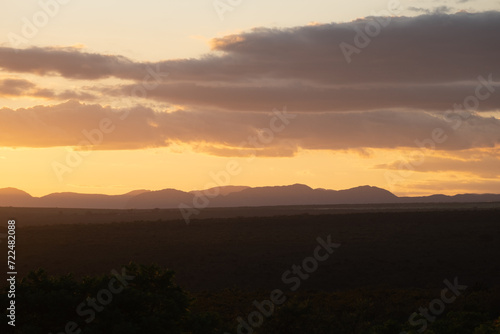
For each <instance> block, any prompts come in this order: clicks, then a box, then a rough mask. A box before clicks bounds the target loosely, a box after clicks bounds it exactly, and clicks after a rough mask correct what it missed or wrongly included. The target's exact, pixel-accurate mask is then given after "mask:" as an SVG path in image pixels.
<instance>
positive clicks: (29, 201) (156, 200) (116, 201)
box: [0, 184, 500, 209]
mask: <svg viewBox="0 0 500 334" xmlns="http://www.w3.org/2000/svg"><path fill="white" fill-rule="evenodd" d="M203 194H208V196H203ZM453 202H456V203H457V202H458V203H471V202H500V194H461V195H454V196H448V195H431V196H423V197H398V196H396V195H394V194H393V193H391V192H389V191H387V190H385V189H381V188H377V187H372V186H361V187H356V188H351V189H345V190H328V189H321V188H318V189H313V188H311V187H308V186H306V185H303V184H294V185H289V186H275V187H253V188H252V187H244V186H226V187H218V188H211V189H207V190H196V191H190V192H184V191H180V190H176V189H163V190H158V191H150V190H134V191H132V192H128V193H126V194H122V195H102V194H80V193H73V192H63V193H52V194H49V195H46V196H42V197H34V196H31V195H30V194H28V193H27V192H24V191H22V190H19V189H16V188H3V189H0V207H8V206H12V207H48V208H88V209H155V208H159V209H168V208H178V207H179V205H180V204H184V205H186V206H189V207H195V208H200V207H244V206H250V207H258V206H277V205H330V204H376V203H385V204H387V203H453Z"/></svg>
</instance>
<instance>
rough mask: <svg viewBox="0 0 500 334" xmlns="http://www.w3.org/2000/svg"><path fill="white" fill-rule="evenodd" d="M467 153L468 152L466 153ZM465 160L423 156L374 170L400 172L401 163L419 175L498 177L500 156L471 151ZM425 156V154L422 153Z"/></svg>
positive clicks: (499, 173) (377, 167)
mask: <svg viewBox="0 0 500 334" xmlns="http://www.w3.org/2000/svg"><path fill="white" fill-rule="evenodd" d="M466 152H468V151H466ZM468 153H469V157H468V158H467V159H463V158H458V157H446V156H425V157H424V159H421V160H416V159H408V160H400V161H394V162H392V163H389V164H380V165H377V166H375V168H376V169H389V170H400V169H401V166H402V164H401V163H402V162H403V163H405V166H408V165H410V166H412V170H414V171H416V172H421V173H427V172H460V173H466V174H469V175H474V176H478V177H481V178H489V179H497V178H498V177H500V154H498V155H497V156H492V155H491V154H485V153H481V154H478V153H477V152H476V151H475V150H471V152H468ZM424 155H425V153H424Z"/></svg>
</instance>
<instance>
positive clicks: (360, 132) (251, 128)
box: [0, 101, 500, 156]
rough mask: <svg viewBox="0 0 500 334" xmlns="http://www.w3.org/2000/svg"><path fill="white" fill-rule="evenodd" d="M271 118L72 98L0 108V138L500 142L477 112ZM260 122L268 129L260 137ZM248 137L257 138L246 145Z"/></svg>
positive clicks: (224, 150)
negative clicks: (454, 118) (458, 117)
mask: <svg viewBox="0 0 500 334" xmlns="http://www.w3.org/2000/svg"><path fill="white" fill-rule="evenodd" d="M125 116H126V117H125ZM272 117H273V114H272V113H270V112H269V113H253V112H239V113H234V112H227V111H220V110H207V109H205V110H191V111H186V110H177V111H174V112H168V113H166V112H155V111H153V110H152V109H149V108H145V107H141V106H138V107H135V108H132V109H130V110H128V109H113V108H110V107H103V106H100V105H97V104H92V105H91V104H82V103H78V102H76V101H70V102H67V103H63V104H59V105H53V106H37V107H33V108H27V109H17V110H12V109H8V108H3V109H1V110H0V142H1V143H2V146H7V147H10V146H12V147H51V146H78V145H81V142H82V141H83V140H89V138H94V139H95V140H97V142H96V145H95V147H94V149H140V148H146V147H161V146H169V145H170V144H172V143H178V142H182V143H188V144H191V145H192V146H193V147H194V148H195V149H196V150H198V151H203V152H207V153H210V154H215V155H221V156H244V155H250V154H252V152H253V151H254V149H253V148H252V146H255V147H256V148H257V152H256V153H257V155H261V156H291V155H293V154H294V153H295V152H296V151H297V150H298V149H299V148H302V149H312V150H315V149H329V150H346V149H367V148H399V147H416V146H417V142H416V141H419V142H421V141H424V140H426V139H428V138H431V136H432V134H433V131H434V130H435V129H436V128H440V129H442V131H443V133H444V134H445V135H446V136H447V137H446V140H444V141H443V142H442V143H440V144H439V145H437V147H436V148H437V149H439V150H463V149H468V148H473V147H495V146H496V145H498V144H499V143H500V121H499V120H497V119H495V118H484V117H481V116H479V115H473V116H471V117H469V118H468V119H467V120H464V121H463V122H462V124H461V127H460V128H459V129H453V128H452V125H453V123H450V122H447V121H446V120H444V119H443V117H442V116H440V115H437V114H431V113H427V112H423V111H411V112H410V111H366V112H349V113H298V114H297V116H296V118H294V119H293V120H292V121H290V123H289V124H288V125H286V126H285V128H284V129H283V131H280V132H279V133H278V132H276V133H272V132H271V134H270V132H269V129H270V128H271V125H270V124H271V123H270V122H271V119H272ZM122 118H123V119H122ZM105 119H108V120H107V121H105V122H106V124H108V125H107V126H105V128H106V129H111V128H112V131H97V129H99V127H100V125H101V124H102V122H103V120H105ZM279 125H280V124H278V126H279ZM266 128H267V129H268V130H266V131H267V135H266V137H262V136H263V134H262V133H263V129H266ZM264 132H265V131H264ZM85 133H87V135H85ZM99 133H100V134H99ZM259 133H260V135H259ZM251 138H253V141H254V142H256V143H257V144H251V142H252V140H251ZM262 138H263V139H262ZM269 138H271V139H269Z"/></svg>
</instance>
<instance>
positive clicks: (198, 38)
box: [0, 0, 500, 196]
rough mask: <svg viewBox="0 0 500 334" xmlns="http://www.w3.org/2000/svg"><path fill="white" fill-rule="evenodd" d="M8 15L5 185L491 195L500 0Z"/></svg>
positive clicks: (34, 189) (57, 6) (16, 7)
mask: <svg viewBox="0 0 500 334" xmlns="http://www.w3.org/2000/svg"><path fill="white" fill-rule="evenodd" d="M3 9H4V10H2V11H1V12H0V21H1V22H2V23H3V24H2V25H1V26H0V188H3V187H15V188H18V189H22V190H24V191H27V192H28V193H30V194H32V195H34V196H43V195H46V194H49V193H52V192H80V193H103V194H122V193H126V192H128V191H132V190H136V189H150V190H159V189H165V188H175V189H179V190H184V191H190V190H201V189H205V188H208V187H210V186H213V185H247V186H274V185H288V184H295V183H303V184H307V185H309V186H311V187H313V188H328V189H338V190H340V189H347V188H351V187H356V186H360V185H372V186H377V187H380V188H384V189H387V190H390V191H392V192H393V193H395V194H396V195H400V196H418V195H430V194H436V193H440V194H449V195H453V194H457V193H500V178H499V176H500V145H499V144H500V73H499V72H500V69H499V67H498V59H500V45H499V44H498V42H497V41H498V31H500V12H499V10H500V1H497V0H494V1H479V0H477V1H475V0H465V1H464V0H456V1H434V0H432V1H431V0H428V1H412V0H407V1H397V0H390V1H379V0H369V1H349V2H335V1H326V0H310V1H299V0H287V1H272V2H269V1H261V0H253V1H244V0H241V1H238V0H215V1H213V0H193V1H181V0H169V1H158V0H146V1H141V2H136V1H123V0H122V1H118V0H107V1H97V0H86V1H81V0H40V1H32V0H26V1H22V2H9V4H8V5H4V8H3Z"/></svg>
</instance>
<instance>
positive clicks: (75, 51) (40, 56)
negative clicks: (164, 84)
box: [0, 47, 145, 80]
mask: <svg viewBox="0 0 500 334" xmlns="http://www.w3.org/2000/svg"><path fill="white" fill-rule="evenodd" d="M144 66H145V65H144V64H139V63H134V62H132V61H131V60H129V59H127V58H125V57H122V56H112V55H101V54H93V53H86V52H82V51H81V50H80V49H79V48H36V47H34V48H29V49H19V50H17V49H12V48H7V47H0V67H1V68H2V69H3V70H4V71H8V72H17V73H33V74H38V75H41V76H47V75H59V76H62V77H65V78H69V79H86V80H96V79H104V78H108V77H116V78H122V79H133V80H140V79H142V78H143V77H144V74H143V71H144V70H143V67H144Z"/></svg>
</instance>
